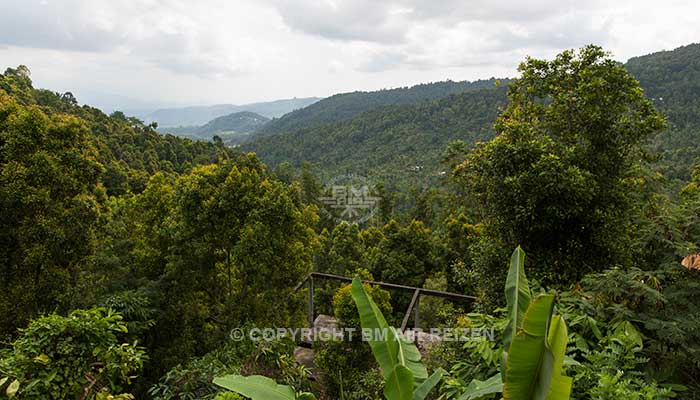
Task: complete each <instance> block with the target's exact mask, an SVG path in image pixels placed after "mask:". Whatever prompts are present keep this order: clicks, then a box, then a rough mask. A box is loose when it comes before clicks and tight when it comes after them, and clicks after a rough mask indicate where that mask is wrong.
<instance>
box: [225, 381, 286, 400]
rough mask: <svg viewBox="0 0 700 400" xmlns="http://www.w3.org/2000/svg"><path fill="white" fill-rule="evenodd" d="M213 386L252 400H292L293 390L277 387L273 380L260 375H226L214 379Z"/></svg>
mask: <svg viewBox="0 0 700 400" xmlns="http://www.w3.org/2000/svg"><path fill="white" fill-rule="evenodd" d="M214 384H215V385H218V386H221V387H222V388H224V389H228V390H231V391H233V392H236V393H239V394H242V395H243V396H246V397H249V398H251V399H252V400H294V399H295V394H294V389H292V388H291V387H290V386H286V385H279V384H278V383H277V382H275V381H274V380H272V379H270V378H268V377H265V376H260V375H253V376H241V375H226V376H220V377H217V378H214Z"/></svg>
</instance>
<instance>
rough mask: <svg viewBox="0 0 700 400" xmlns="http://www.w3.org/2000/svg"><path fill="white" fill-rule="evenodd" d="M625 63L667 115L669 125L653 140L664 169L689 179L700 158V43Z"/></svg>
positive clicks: (636, 58) (676, 175)
mask: <svg viewBox="0 0 700 400" xmlns="http://www.w3.org/2000/svg"><path fill="white" fill-rule="evenodd" d="M626 67H627V69H628V70H629V71H630V72H631V73H632V75H634V76H635V77H636V78H637V79H639V82H640V84H641V85H642V87H643V88H644V90H645V91H646V94H647V96H648V97H649V98H651V99H652V101H654V104H655V105H656V107H657V108H658V109H659V110H660V111H662V112H663V113H665V114H666V115H667V116H668V119H669V122H670V129H669V130H668V132H667V133H665V134H663V135H661V136H659V137H657V138H656V139H655V140H654V143H653V148H654V150H656V151H658V152H660V153H662V154H663V157H664V159H663V160H662V163H661V167H662V170H663V172H664V173H665V174H666V175H667V176H669V177H671V178H679V179H683V180H687V178H688V177H689V174H690V168H691V167H692V165H693V164H696V163H698V162H700V146H698V143H700V44H691V45H688V46H683V47H679V48H677V49H675V50H672V51H661V52H657V53H653V54H649V55H646V56H641V57H635V58H632V59H630V60H629V61H628V62H627V64H626Z"/></svg>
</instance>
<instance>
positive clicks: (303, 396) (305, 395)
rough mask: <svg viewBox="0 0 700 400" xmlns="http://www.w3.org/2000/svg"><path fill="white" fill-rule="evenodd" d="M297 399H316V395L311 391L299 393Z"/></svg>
mask: <svg viewBox="0 0 700 400" xmlns="http://www.w3.org/2000/svg"><path fill="white" fill-rule="evenodd" d="M297 400H316V396H314V394H313V393H309V392H304V393H299V395H298V396H297Z"/></svg>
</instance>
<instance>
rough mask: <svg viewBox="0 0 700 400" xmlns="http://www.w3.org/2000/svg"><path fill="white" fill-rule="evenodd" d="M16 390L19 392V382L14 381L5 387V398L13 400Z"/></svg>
mask: <svg viewBox="0 0 700 400" xmlns="http://www.w3.org/2000/svg"><path fill="white" fill-rule="evenodd" d="M18 390H19V381H18V380H17V379H15V380H14V381H12V383H10V385H9V386H8V387H7V390H6V391H5V393H7V397H9V398H13V397H15V394H17V391H18Z"/></svg>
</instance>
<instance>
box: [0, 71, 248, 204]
mask: <svg viewBox="0 0 700 400" xmlns="http://www.w3.org/2000/svg"><path fill="white" fill-rule="evenodd" d="M0 98H2V106H3V107H6V108H7V110H9V109H16V108H19V109H20V110H19V111H20V113H21V114H22V115H26V116H27V118H28V122H27V123H29V121H30V120H31V121H34V122H31V123H34V124H40V122H37V121H44V122H41V124H43V123H46V124H48V125H47V126H48V127H45V128H44V129H48V130H51V129H57V128H55V127H54V124H55V122H54V121H53V120H52V119H55V120H57V121H59V120H60V121H63V120H65V118H63V117H62V115H64V114H66V115H72V116H75V117H78V118H77V119H74V120H72V122H71V123H74V124H76V127H77V128H78V129H79V131H80V132H82V133H80V136H81V137H84V138H85V140H87V142H88V143H89V144H90V148H91V149H94V151H95V158H96V160H95V161H97V162H98V163H99V168H98V173H99V181H100V182H101V184H102V185H103V186H104V187H105V188H106V190H107V193H108V194H113V195H119V194H124V193H126V192H128V191H132V192H140V191H141V190H143V188H145V186H146V183H147V181H148V179H149V177H150V176H151V175H153V174H155V173H157V172H164V173H166V174H168V173H181V172H184V171H187V170H189V169H191V168H192V167H193V166H195V165H204V164H211V163H215V162H217V161H218V160H219V159H220V158H222V157H230V156H232V155H233V154H234V151H233V150H231V149H226V148H224V147H223V146H222V145H220V144H219V145H216V144H214V143H208V142H200V141H192V140H189V139H183V138H179V137H176V136H173V135H161V134H159V133H158V132H156V131H155V130H154V128H153V126H151V125H145V124H144V123H142V122H141V121H139V120H138V119H135V118H128V117H126V116H125V115H124V114H122V113H120V112H115V113H113V114H112V115H109V116H108V115H106V114H104V113H103V112H102V111H100V110H99V109H97V108H93V107H90V106H78V102H77V100H76V99H75V98H74V97H73V95H72V94H71V93H69V92H67V93H63V94H60V93H55V92H52V91H50V90H45V89H35V88H34V87H33V86H32V81H31V79H30V74H29V69H27V68H26V67H24V66H20V67H18V68H16V69H15V68H8V69H7V70H6V71H5V73H4V74H0ZM37 140H38V139H37ZM25 145H26V146H30V145H31V144H30V143H26V144H25ZM85 151H88V149H86V150H85Z"/></svg>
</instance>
